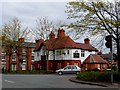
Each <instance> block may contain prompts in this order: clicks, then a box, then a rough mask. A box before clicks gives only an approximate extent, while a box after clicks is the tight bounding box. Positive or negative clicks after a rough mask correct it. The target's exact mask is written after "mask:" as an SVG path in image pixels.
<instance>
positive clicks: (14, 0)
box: [0, 0, 112, 42]
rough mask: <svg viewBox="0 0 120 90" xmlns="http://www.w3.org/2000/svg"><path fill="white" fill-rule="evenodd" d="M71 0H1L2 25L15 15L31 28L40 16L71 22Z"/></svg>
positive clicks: (0, 24) (0, 14) (54, 20)
mask: <svg viewBox="0 0 120 90" xmlns="http://www.w3.org/2000/svg"><path fill="white" fill-rule="evenodd" d="M48 1H49V2H48ZM69 1H74V0H1V1H0V16H1V17H0V19H1V20H2V22H0V27H1V26H2V25H3V24H4V23H8V21H9V20H12V18H13V17H17V18H18V19H19V20H20V21H21V22H22V24H23V25H24V26H27V27H29V28H34V26H35V24H36V20H37V18H38V17H48V18H49V19H50V20H51V21H53V22H58V21H61V22H65V23H69V22H71V20H68V19H67V14H66V13H65V10H66V4H67V2H69ZM111 1H112V0H111ZM84 38H85V37H84ZM83 41H84V40H81V42H83Z"/></svg>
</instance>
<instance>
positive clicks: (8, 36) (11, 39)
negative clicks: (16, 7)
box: [2, 17, 30, 71]
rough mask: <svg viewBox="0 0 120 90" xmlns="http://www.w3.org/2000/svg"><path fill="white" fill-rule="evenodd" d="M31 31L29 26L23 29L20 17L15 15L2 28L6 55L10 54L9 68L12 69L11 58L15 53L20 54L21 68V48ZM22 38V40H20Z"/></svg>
mask: <svg viewBox="0 0 120 90" xmlns="http://www.w3.org/2000/svg"><path fill="white" fill-rule="evenodd" d="M29 33H30V31H29V30H28V28H25V29H23V28H22V25H21V22H20V21H19V19H18V18H16V17H14V18H13V19H12V20H11V21H9V23H8V24H4V25H3V28H2V44H3V45H2V47H3V48H4V50H5V52H6V55H8V56H9V68H8V71H10V70H11V65H10V59H11V56H12V54H13V53H16V55H17V56H18V70H20V64H19V63H20V60H21V57H22V56H21V54H20V52H21V48H22V46H23V41H22V40H23V39H22V38H25V39H27V38H28V36H29ZM20 38H21V40H20Z"/></svg>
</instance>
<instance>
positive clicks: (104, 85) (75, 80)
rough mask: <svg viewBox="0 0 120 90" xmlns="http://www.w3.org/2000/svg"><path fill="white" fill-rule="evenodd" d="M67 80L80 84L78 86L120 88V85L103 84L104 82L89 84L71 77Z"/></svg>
mask: <svg viewBox="0 0 120 90" xmlns="http://www.w3.org/2000/svg"><path fill="white" fill-rule="evenodd" d="M69 80H70V81H71V82H75V83H80V84H88V85H97V86H102V87H106V88H120V83H119V84H118V83H113V84H111V83H104V82H89V81H82V80H78V79H76V77H72V78H70V79H69Z"/></svg>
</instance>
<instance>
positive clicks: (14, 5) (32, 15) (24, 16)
mask: <svg viewBox="0 0 120 90" xmlns="http://www.w3.org/2000/svg"><path fill="white" fill-rule="evenodd" d="M2 4H3V7H2V10H3V23H7V22H8V21H9V20H11V19H12V18H13V17H14V16H15V17H18V18H19V19H20V20H21V21H22V22H23V23H24V24H25V26H29V27H34V26H33V25H34V24H33V23H35V20H36V19H37V18H38V17H46V16H47V17H48V18H49V19H50V20H51V21H57V20H61V21H63V22H65V21H67V14H66V13H65V10H66V7H65V5H66V3H65V2H60V3H58V2H32V3H31V2H3V3H2Z"/></svg>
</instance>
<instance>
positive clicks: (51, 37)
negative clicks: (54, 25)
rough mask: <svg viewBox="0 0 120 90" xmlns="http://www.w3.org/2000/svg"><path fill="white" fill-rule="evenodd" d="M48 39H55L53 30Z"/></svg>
mask: <svg viewBox="0 0 120 90" xmlns="http://www.w3.org/2000/svg"><path fill="white" fill-rule="evenodd" d="M49 38H50V40H52V39H55V34H54V33H53V32H51V33H50V35H49Z"/></svg>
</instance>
